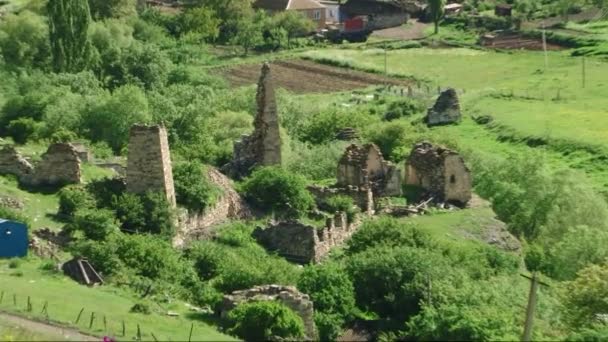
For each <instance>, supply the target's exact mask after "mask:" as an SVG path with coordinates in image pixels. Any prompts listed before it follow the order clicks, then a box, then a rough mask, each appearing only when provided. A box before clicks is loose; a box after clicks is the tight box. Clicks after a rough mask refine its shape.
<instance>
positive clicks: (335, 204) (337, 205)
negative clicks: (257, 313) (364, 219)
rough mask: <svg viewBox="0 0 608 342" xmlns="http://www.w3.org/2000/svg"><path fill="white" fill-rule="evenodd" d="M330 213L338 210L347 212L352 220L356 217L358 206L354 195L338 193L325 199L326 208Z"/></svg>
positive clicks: (349, 219) (350, 220)
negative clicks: (353, 197)
mask: <svg viewBox="0 0 608 342" xmlns="http://www.w3.org/2000/svg"><path fill="white" fill-rule="evenodd" d="M324 209H326V210H327V211H329V212H330V213H335V212H337V211H340V212H344V213H346V216H347V218H348V221H349V222H352V221H353V220H354V218H355V214H356V213H357V211H358V208H357V207H356V206H355V202H354V201H353V199H352V197H348V196H343V195H336V196H332V197H330V198H328V199H327V201H325V208H324Z"/></svg>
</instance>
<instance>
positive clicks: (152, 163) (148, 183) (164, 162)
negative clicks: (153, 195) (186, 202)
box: [127, 125, 176, 206]
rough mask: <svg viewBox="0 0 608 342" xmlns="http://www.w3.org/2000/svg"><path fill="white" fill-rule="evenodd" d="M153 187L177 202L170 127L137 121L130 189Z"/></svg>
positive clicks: (131, 143) (132, 134)
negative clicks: (168, 135)
mask: <svg viewBox="0 0 608 342" xmlns="http://www.w3.org/2000/svg"><path fill="white" fill-rule="evenodd" d="M150 190H151V191H160V192H162V193H164V194H165V195H166V196H167V200H168V201H169V203H171V204H172V205H173V206H175V205H176V203H175V189H174V186H173V170H172V164H171V154H170V152H169V140H168V138H167V130H166V128H165V127H164V126H162V125H154V126H147V125H134V126H133V127H131V132H130V135H129V154H128V156H127V192H130V193H134V194H143V193H146V192H147V191H150Z"/></svg>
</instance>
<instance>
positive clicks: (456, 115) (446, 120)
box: [425, 88, 461, 126]
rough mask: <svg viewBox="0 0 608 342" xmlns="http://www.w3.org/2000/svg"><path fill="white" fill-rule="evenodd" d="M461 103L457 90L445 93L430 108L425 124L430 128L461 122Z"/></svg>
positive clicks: (448, 90)
mask: <svg viewBox="0 0 608 342" xmlns="http://www.w3.org/2000/svg"><path fill="white" fill-rule="evenodd" d="M460 118H461V113H460V102H459V101H458V94H457V93H456V90H455V89H452V88H449V89H446V90H445V91H443V92H442V93H441V94H440V95H439V97H438V98H437V101H436V102H435V105H434V106H433V107H432V108H429V110H428V113H427V116H426V117H425V122H426V124H427V125H428V126H437V125H447V124H452V123H457V122H459V121H460Z"/></svg>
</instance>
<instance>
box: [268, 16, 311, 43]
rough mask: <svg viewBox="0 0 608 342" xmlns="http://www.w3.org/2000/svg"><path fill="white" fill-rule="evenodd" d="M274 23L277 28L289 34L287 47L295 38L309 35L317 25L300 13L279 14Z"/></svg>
mask: <svg viewBox="0 0 608 342" xmlns="http://www.w3.org/2000/svg"><path fill="white" fill-rule="evenodd" d="M273 21H274V23H275V26H276V27H280V28H282V29H284V30H285V32H287V47H291V40H292V39H293V38H295V37H299V36H304V35H307V34H309V33H311V32H313V31H314V30H315V23H314V22H313V21H312V20H310V19H308V17H306V16H305V15H303V14H302V13H300V12H298V11H283V12H280V13H277V14H276V15H275V16H274V18H273Z"/></svg>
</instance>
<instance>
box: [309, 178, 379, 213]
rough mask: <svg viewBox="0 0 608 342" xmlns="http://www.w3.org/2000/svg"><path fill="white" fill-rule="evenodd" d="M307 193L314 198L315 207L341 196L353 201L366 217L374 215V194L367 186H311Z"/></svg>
mask: <svg viewBox="0 0 608 342" xmlns="http://www.w3.org/2000/svg"><path fill="white" fill-rule="evenodd" d="M307 189H308V191H310V193H311V194H312V195H313V196H314V198H315V201H316V203H317V205H319V206H322V205H323V203H325V202H326V201H327V200H328V199H329V198H330V197H333V196H337V195H342V196H348V197H350V198H352V199H353V202H354V203H355V205H356V206H357V207H359V208H360V209H361V211H362V212H363V213H366V214H367V215H373V213H374V194H373V192H372V189H371V187H369V186H362V187H356V186H345V187H324V186H316V185H311V186H309V187H308V188H307Z"/></svg>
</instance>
